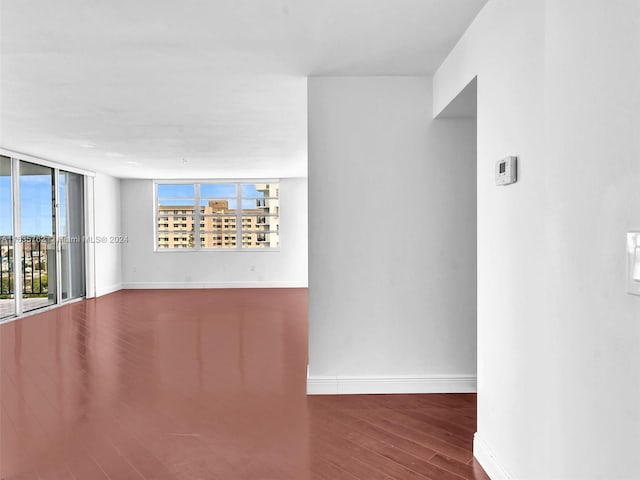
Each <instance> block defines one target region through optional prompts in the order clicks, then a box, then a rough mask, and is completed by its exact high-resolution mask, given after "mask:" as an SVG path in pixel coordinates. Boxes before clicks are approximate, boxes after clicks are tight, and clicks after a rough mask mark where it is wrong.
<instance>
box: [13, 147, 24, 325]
mask: <svg viewBox="0 0 640 480" xmlns="http://www.w3.org/2000/svg"><path fill="white" fill-rule="evenodd" d="M11 167H12V168H11V173H12V175H11V181H12V187H13V188H12V191H13V298H14V301H15V307H16V312H15V313H16V316H20V315H22V284H23V280H22V270H21V268H20V261H21V260H22V242H20V241H19V238H20V236H21V231H22V226H21V225H20V160H18V159H17V158H12V159H11Z"/></svg>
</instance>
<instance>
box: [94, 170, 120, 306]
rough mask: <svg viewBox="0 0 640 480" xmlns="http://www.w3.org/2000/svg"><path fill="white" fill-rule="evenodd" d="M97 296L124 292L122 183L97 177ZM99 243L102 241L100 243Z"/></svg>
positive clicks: (95, 213) (95, 205) (95, 220)
mask: <svg viewBox="0 0 640 480" xmlns="http://www.w3.org/2000/svg"><path fill="white" fill-rule="evenodd" d="M93 191H94V197H93V198H94V210H95V212H94V222H95V239H97V241H96V242H95V286H96V296H100V295H105V294H107V293H111V292H115V291H116V290H119V289H120V288H122V261H121V257H122V244H121V243H119V242H118V241H117V237H118V236H119V235H120V233H121V218H120V212H121V208H120V180H119V179H117V178H114V177H111V176H109V175H106V174H103V173H97V174H96V176H95V179H94V184H93ZM98 239H99V240H98Z"/></svg>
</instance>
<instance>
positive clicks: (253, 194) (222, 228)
mask: <svg viewBox="0 0 640 480" xmlns="http://www.w3.org/2000/svg"><path fill="white" fill-rule="evenodd" d="M279 193H280V192H279V185H278V182H277V181H255V182H188V183H182V182H178V181H174V182H161V181H156V182H155V199H156V200H155V203H156V223H155V225H156V234H155V247H156V250H157V251H167V250H181V251H194V250H240V249H260V250H269V249H277V248H279V247H280V200H279Z"/></svg>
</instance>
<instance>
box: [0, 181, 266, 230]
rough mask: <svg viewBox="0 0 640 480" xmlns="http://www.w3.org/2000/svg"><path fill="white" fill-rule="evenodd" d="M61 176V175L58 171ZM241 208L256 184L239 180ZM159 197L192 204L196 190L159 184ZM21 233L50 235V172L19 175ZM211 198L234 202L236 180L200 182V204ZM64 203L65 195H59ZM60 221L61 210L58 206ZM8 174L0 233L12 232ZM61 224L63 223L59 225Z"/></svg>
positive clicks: (0, 191)
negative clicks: (215, 182) (221, 182)
mask: <svg viewBox="0 0 640 480" xmlns="http://www.w3.org/2000/svg"><path fill="white" fill-rule="evenodd" d="M60 178H61V179H63V178H64V177H63V176H62V175H61V176H60ZM241 189H242V197H248V198H243V200H242V208H254V207H255V204H256V203H255V199H256V198H263V197H264V194H263V193H262V192H258V191H257V190H256V188H255V184H242V186H241ZM158 197H159V198H160V199H161V203H162V205H193V203H194V201H195V200H194V197H195V191H194V186H193V184H160V185H158ZM20 199H21V215H20V217H21V226H22V235H51V234H52V232H53V229H52V220H51V213H52V203H53V202H52V199H51V176H50V175H26V176H22V177H21V178H20ZM210 199H226V200H228V201H229V208H231V209H235V208H236V206H237V191H236V186H235V184H201V185H200V204H201V205H207V202H208V201H209V200H210ZM60 204H61V205H64V204H65V202H64V198H61V199H60ZM61 216H62V219H61V220H62V221H64V220H63V219H64V211H63V209H61ZM11 219H12V207H11V177H10V176H6V175H5V176H0V235H11V234H12V220H11ZM61 227H62V228H64V225H61Z"/></svg>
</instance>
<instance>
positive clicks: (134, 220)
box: [122, 178, 307, 288]
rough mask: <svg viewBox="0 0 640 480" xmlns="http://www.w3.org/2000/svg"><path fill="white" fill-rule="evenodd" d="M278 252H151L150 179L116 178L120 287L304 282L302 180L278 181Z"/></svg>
mask: <svg viewBox="0 0 640 480" xmlns="http://www.w3.org/2000/svg"><path fill="white" fill-rule="evenodd" d="M280 211H281V214H280V249H279V251H273V252H269V251H263V252H256V251H253V252H252V251H244V252H243V251H207V252H189V251H184V252H167V251H165V252H154V221H155V220H154V205H153V181H151V180H122V232H123V234H124V235H126V236H128V239H129V241H128V243H125V244H124V245H123V254H122V268H123V284H124V287H125V288H216V287H306V286H307V179H306V178H286V179H282V180H281V181H280Z"/></svg>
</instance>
